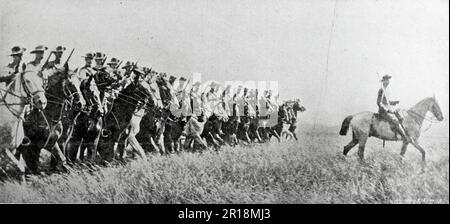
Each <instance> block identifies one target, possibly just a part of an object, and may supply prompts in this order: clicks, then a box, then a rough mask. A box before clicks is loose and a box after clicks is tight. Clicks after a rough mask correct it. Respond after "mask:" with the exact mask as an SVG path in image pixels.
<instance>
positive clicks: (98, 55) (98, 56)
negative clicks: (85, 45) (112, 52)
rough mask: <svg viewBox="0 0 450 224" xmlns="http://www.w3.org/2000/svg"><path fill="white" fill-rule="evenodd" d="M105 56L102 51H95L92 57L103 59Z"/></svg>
mask: <svg viewBox="0 0 450 224" xmlns="http://www.w3.org/2000/svg"><path fill="white" fill-rule="evenodd" d="M104 58H105V54H103V53H102V52H95V54H94V59H95V60H103V59H104Z"/></svg>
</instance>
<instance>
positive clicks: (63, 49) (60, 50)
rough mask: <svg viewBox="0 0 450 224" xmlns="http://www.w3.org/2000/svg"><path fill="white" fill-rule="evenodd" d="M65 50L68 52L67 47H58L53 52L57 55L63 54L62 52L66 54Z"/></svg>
mask: <svg viewBox="0 0 450 224" xmlns="http://www.w3.org/2000/svg"><path fill="white" fill-rule="evenodd" d="M65 50H66V48H65V47H63V46H57V47H56V48H55V50H54V51H53V52H55V53H62V52H64V51H65Z"/></svg>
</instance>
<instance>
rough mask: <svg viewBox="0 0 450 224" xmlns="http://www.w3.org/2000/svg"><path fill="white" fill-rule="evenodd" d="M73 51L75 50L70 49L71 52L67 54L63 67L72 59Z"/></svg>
mask: <svg viewBox="0 0 450 224" xmlns="http://www.w3.org/2000/svg"><path fill="white" fill-rule="evenodd" d="M74 50H75V48H73V49H72V51H71V52H70V54H69V57H67V59H66V62H65V63H64V66H66V64H68V63H69V60H70V58H71V57H72V54H73V51H74Z"/></svg>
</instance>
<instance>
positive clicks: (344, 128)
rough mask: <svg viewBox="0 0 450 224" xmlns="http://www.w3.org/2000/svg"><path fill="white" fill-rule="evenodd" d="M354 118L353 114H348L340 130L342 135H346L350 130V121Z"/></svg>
mask: <svg viewBox="0 0 450 224" xmlns="http://www.w3.org/2000/svg"><path fill="white" fill-rule="evenodd" d="M352 119H353V116H352V115H350V116H347V117H346V118H345V119H344V121H343V122H342V126H341V130H340V131H339V134H340V135H346V134H347V132H348V128H349V127H350V121H351V120H352Z"/></svg>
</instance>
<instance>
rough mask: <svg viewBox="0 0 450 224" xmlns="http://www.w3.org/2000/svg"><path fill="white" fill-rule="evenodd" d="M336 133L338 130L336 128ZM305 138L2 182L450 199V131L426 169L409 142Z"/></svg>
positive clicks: (10, 198) (125, 191) (123, 192)
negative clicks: (363, 143)
mask: <svg viewBox="0 0 450 224" xmlns="http://www.w3.org/2000/svg"><path fill="white" fill-rule="evenodd" d="M335 133H336V132H335ZM301 136H302V138H301V139H300V141H299V142H298V143H297V142H286V143H281V144H279V143H275V142H273V143H270V144H264V145H257V146H254V147H250V148H222V149H221V150H220V151H219V152H210V151H207V152H203V153H181V154H176V155H170V156H150V158H149V160H148V161H146V162H143V161H133V162H131V163H129V164H127V165H126V166H120V167H112V168H102V169H100V170H99V171H96V172H90V171H88V170H77V171H73V172H71V173H70V174H63V175H61V174H55V175H51V176H48V177H40V178H38V177H35V178H33V179H32V180H31V181H30V182H29V183H28V184H27V185H21V184H18V183H17V182H9V181H8V182H5V183H2V184H0V202H3V203H449V176H448V173H449V153H448V151H449V146H448V138H444V139H428V140H427V141H426V142H424V143H423V144H424V146H425V148H426V149H427V152H428V154H427V155H428V162H427V165H426V169H425V171H424V172H422V169H421V166H420V155H419V153H418V151H417V150H415V149H413V148H412V147H410V148H409V151H408V152H407V156H406V158H405V159H403V160H402V159H400V156H399V155H398V152H399V145H398V144H396V143H392V144H388V145H387V148H386V149H382V147H381V142H380V141H376V140H371V141H369V146H368V148H367V153H366V155H367V160H366V164H364V165H362V164H359V163H358V161H357V159H356V154H355V153H356V150H355V149H354V151H352V152H351V153H350V155H349V156H348V157H343V156H342V155H341V148H342V146H343V145H344V144H345V143H346V142H347V141H348V140H349V139H348V137H347V138H344V137H337V136H336V135H335V134H332V135H328V134H326V133H322V134H321V135H310V134H308V133H301Z"/></svg>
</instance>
